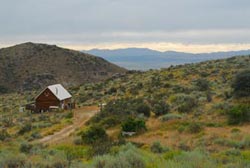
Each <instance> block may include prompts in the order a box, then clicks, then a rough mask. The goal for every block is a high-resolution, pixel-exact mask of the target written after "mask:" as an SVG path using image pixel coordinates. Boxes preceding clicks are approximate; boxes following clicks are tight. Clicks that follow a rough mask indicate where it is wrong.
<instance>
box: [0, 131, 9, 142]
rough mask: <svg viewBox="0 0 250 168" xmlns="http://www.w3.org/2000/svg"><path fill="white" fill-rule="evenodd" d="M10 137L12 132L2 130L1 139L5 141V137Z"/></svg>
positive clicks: (0, 132)
mask: <svg viewBox="0 0 250 168" xmlns="http://www.w3.org/2000/svg"><path fill="white" fill-rule="evenodd" d="M9 137H10V134H9V133H8V132H7V130H6V129H2V130H0V141H4V140H5V139H7V138H9Z"/></svg>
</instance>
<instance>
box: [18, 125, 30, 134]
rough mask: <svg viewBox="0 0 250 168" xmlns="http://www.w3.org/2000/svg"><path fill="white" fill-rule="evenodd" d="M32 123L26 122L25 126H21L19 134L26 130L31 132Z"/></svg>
mask: <svg viewBox="0 0 250 168" xmlns="http://www.w3.org/2000/svg"><path fill="white" fill-rule="evenodd" d="M31 128H32V126H31V124H29V123H28V124H25V125H24V126H22V127H21V129H20V130H19V131H18V134H19V135H23V134H25V133H26V132H30V131H31Z"/></svg>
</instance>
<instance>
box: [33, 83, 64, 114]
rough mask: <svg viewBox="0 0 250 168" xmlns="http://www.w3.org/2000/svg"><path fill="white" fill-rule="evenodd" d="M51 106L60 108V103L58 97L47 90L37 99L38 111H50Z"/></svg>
mask: <svg viewBox="0 0 250 168" xmlns="http://www.w3.org/2000/svg"><path fill="white" fill-rule="evenodd" d="M50 106H59V107H60V101H59V100H58V99H57V97H56V96H55V95H54V94H53V93H52V92H51V91H50V90H49V89H48V88H47V89H45V90H44V91H43V92H42V93H41V94H40V95H39V96H38V97H37V98H36V109H37V110H49V107H50Z"/></svg>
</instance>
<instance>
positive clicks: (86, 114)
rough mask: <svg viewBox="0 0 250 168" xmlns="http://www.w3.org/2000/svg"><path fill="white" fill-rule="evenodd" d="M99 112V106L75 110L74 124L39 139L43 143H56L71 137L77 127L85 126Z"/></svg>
mask: <svg viewBox="0 0 250 168" xmlns="http://www.w3.org/2000/svg"><path fill="white" fill-rule="evenodd" d="M98 112H99V109H98V108H97V107H83V108H79V109H75V110H74V119H73V122H74V123H73V124H72V125H69V126H66V127H64V128H63V129H61V130H60V131H58V132H55V133H54V134H53V135H49V136H46V137H43V138H42V139H39V140H37V141H36V142H38V143H43V144H52V143H53V144H55V143H58V142H60V141H63V140H65V138H67V137H69V136H70V135H71V134H72V133H73V132H74V131H75V130H76V129H77V128H80V127H81V126H83V125H84V124H85V123H86V122H87V121H88V120H89V119H90V118H91V117H92V116H94V115H95V114H96V113H98Z"/></svg>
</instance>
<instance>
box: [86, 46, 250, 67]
mask: <svg viewBox="0 0 250 168" xmlns="http://www.w3.org/2000/svg"><path fill="white" fill-rule="evenodd" d="M84 52H86V53H89V54H93V55H97V56H100V57H102V58H104V59H106V60H108V61H110V62H112V63H114V64H117V65H119V66H122V67H125V68H127V69H136V70H147V69H158V68H165V67H168V66H170V65H178V64H185V63H195V62H201V61H206V60H213V59H221V58H228V57H232V56H238V55H249V54H250V50H241V51H229V52H214V53H200V54H192V53H184V52H175V51H166V52H160V51H156V50H151V49H147V48H126V49H115V50H106V49H92V50H88V51H84Z"/></svg>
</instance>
